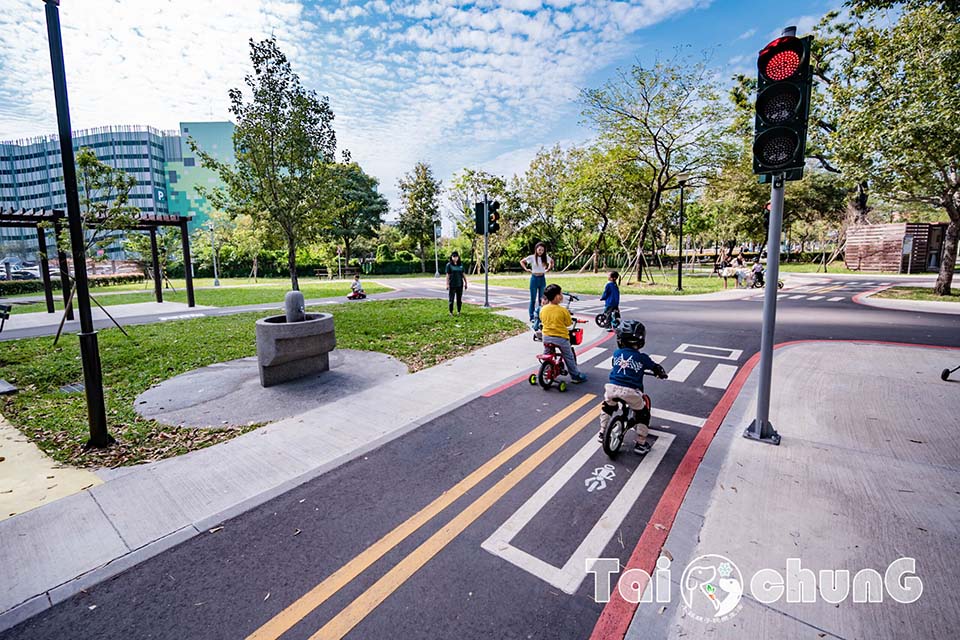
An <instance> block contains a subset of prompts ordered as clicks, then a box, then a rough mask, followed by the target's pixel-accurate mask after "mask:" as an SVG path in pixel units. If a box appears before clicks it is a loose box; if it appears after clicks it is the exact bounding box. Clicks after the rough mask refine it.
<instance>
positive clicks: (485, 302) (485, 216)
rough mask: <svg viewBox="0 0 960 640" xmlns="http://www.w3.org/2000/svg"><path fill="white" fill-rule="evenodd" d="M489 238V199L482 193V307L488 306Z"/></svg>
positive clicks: (486, 307)
mask: <svg viewBox="0 0 960 640" xmlns="http://www.w3.org/2000/svg"><path fill="white" fill-rule="evenodd" d="M489 238H490V201H489V200H488V199H487V194H483V308H484V309H489V308H490V263H489V256H488V253H487V251H488V248H489V247H488V244H489V243H488V239H489Z"/></svg>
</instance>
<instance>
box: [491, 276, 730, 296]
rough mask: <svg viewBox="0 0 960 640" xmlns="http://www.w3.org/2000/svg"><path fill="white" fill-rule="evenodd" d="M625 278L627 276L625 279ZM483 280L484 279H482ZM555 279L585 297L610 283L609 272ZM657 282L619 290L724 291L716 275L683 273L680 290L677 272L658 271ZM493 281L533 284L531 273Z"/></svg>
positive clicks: (665, 292)
mask: <svg viewBox="0 0 960 640" xmlns="http://www.w3.org/2000/svg"><path fill="white" fill-rule="evenodd" d="M625 280H626V279H625V278H624V279H623V281H625ZM481 282H482V280H481ZM552 282H555V283H557V284H559V285H560V286H561V287H562V288H563V290H564V291H572V292H573V293H577V294H582V295H585V296H599V295H600V294H601V293H603V288H604V286H606V284H607V276H606V274H602V273H601V274H598V275H573V276H566V275H559V274H558V275H557V276H556V277H552V276H551V274H549V273H548V274H547V284H550V283H552ZM654 282H655V284H648V283H647V282H642V283H639V284H638V283H637V282H635V281H634V282H632V283H631V284H630V285H623V284H621V285H620V293H622V294H627V293H630V294H641V295H660V296H663V295H691V294H695V293H713V292H714V291H721V290H722V289H723V279H722V278H718V277H716V276H713V275H709V276H706V275H688V274H686V273H684V274H683V291H682V292H680V293H678V292H677V291H676V288H677V274H676V273H672V274H668V275H666V276H663V275H661V274H659V273H657V274H655V278H654ZM490 284H492V285H496V286H499V287H514V288H517V289H523V290H525V291H529V287H530V276H490ZM727 286H728V287H731V288H732V287H734V286H736V281H735V280H734V279H733V278H730V279H729V280H728V282H727Z"/></svg>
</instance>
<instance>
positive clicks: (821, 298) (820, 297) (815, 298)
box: [810, 296, 823, 300]
mask: <svg viewBox="0 0 960 640" xmlns="http://www.w3.org/2000/svg"><path fill="white" fill-rule="evenodd" d="M810 300H823V296H810Z"/></svg>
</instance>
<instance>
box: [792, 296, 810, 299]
mask: <svg viewBox="0 0 960 640" xmlns="http://www.w3.org/2000/svg"><path fill="white" fill-rule="evenodd" d="M806 297H807V296H790V299H791V300H803V299H804V298H806Z"/></svg>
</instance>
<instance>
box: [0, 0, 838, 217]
mask: <svg viewBox="0 0 960 640" xmlns="http://www.w3.org/2000/svg"><path fill="white" fill-rule="evenodd" d="M61 5H62V8H61V20H62V23H63V33H64V48H65V52H66V61H67V79H68V82H69V84H70V99H71V111H72V117H73V124H74V127H75V128H87V127H95V126H102V125H107V124H149V125H152V126H155V127H159V128H163V129H175V128H177V125H178V123H179V122H180V121H191V120H223V119H227V118H228V115H229V114H228V112H227V98H226V94H227V90H228V89H229V88H230V87H235V86H240V85H241V84H242V79H243V75H244V73H246V72H247V70H248V68H249V62H248V56H247V40H248V38H251V37H253V38H262V37H265V36H267V35H270V34H273V35H275V36H276V37H277V39H278V41H279V42H280V46H281V48H282V49H283V50H284V51H285V52H286V53H287V54H288V56H289V57H290V58H291V61H292V63H293V65H294V68H295V70H296V71H297V72H298V73H299V74H300V75H301V77H302V78H303V81H304V84H305V85H306V86H308V87H309V88H313V89H315V90H317V92H318V93H320V94H322V95H328V96H329V97H330V100H331V104H332V107H333V109H334V111H335V113H336V114H337V120H336V129H337V134H338V138H339V141H340V145H341V147H345V148H349V149H350V150H351V152H352V153H353V157H354V159H356V160H357V161H359V162H360V163H361V164H362V165H363V166H364V168H365V169H366V170H367V171H368V172H369V173H371V174H373V175H375V176H377V177H378V178H379V179H380V181H381V189H382V191H383V192H384V193H385V194H386V195H387V196H388V197H389V198H391V200H393V201H395V195H396V182H397V179H398V178H399V177H400V176H401V175H402V174H403V173H404V172H406V171H408V170H410V168H412V166H413V164H414V163H415V162H417V161H420V160H423V161H426V162H428V163H430V164H431V165H432V166H433V167H434V170H435V172H436V174H437V175H438V176H439V177H441V178H442V179H444V180H445V181H446V180H449V178H450V176H451V175H452V174H453V173H454V172H456V171H457V170H459V169H461V168H463V167H465V166H470V167H482V168H484V169H487V170H489V171H492V172H494V173H498V174H502V175H505V176H507V177H509V176H511V175H513V174H514V173H516V172H519V171H522V170H523V168H524V167H525V165H526V164H527V163H528V162H529V160H530V158H531V157H532V156H533V154H534V153H535V152H536V150H537V149H538V148H539V147H541V146H549V145H552V144H555V143H561V144H564V145H567V144H573V143H579V142H582V141H584V140H585V139H587V138H589V137H590V135H591V132H590V131H589V129H587V128H585V127H583V126H582V125H581V124H580V123H579V120H580V119H579V107H578V105H577V104H576V97H577V93H578V91H579V90H580V89H581V88H583V87H591V86H597V85H599V84H601V83H602V82H603V81H604V80H605V79H607V78H609V77H610V76H611V75H612V74H613V73H614V72H615V70H616V69H617V68H618V67H624V66H629V65H630V64H632V63H633V62H634V61H636V60H639V61H641V62H644V63H649V62H651V61H652V60H654V59H655V57H656V56H657V55H658V54H659V55H662V56H670V55H672V54H673V53H674V51H675V49H676V47H677V46H680V45H689V51H690V52H691V54H693V55H698V54H699V52H700V51H702V50H705V49H710V50H712V52H713V53H712V55H713V58H712V59H713V64H714V66H716V68H717V72H718V74H720V75H721V77H724V78H727V77H730V76H732V75H733V74H735V73H749V74H752V73H754V69H755V67H754V64H755V63H754V56H755V54H756V52H757V51H758V50H759V49H760V48H761V47H762V46H763V45H764V44H766V42H767V41H768V40H769V39H770V38H771V37H772V36H774V35H776V34H777V33H778V32H779V30H780V28H781V27H783V26H785V25H786V24H797V25H798V26H799V27H800V32H801V34H802V33H803V32H805V31H807V30H808V29H809V28H810V26H812V24H813V23H815V22H816V20H817V19H818V18H819V16H821V15H823V14H824V13H825V12H826V11H827V10H829V9H830V8H831V7H833V6H836V5H837V2H835V1H834V2H829V1H820V0H818V1H815V2H810V3H804V4H791V5H790V8H789V12H787V13H785V12H784V11H783V10H782V5H780V3H772V2H756V1H754V2H749V1H745V0H742V1H730V0H713V1H711V0H625V1H622V2H601V1H594V0H501V1H499V2H494V1H493V0H477V1H474V2H457V1H455V0H402V1H394V2H390V1H388V0H357V1H354V0H324V1H322V2H317V1H315V0H233V1H231V2H220V1H214V0H151V1H150V2H142V1H140V0H137V1H136V2H133V1H131V0H122V1H121V0H62V2H61ZM43 13H44V12H43V4H42V3H41V2H39V0H0V139H2V140H8V139H15V138H20V137H24V136H33V135H41V134H46V133H51V132H53V131H55V130H56V119H55V115H54V113H53V94H52V90H51V88H50V75H49V54H48V53H47V49H46V46H47V45H46V32H45V28H44V22H43Z"/></svg>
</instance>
